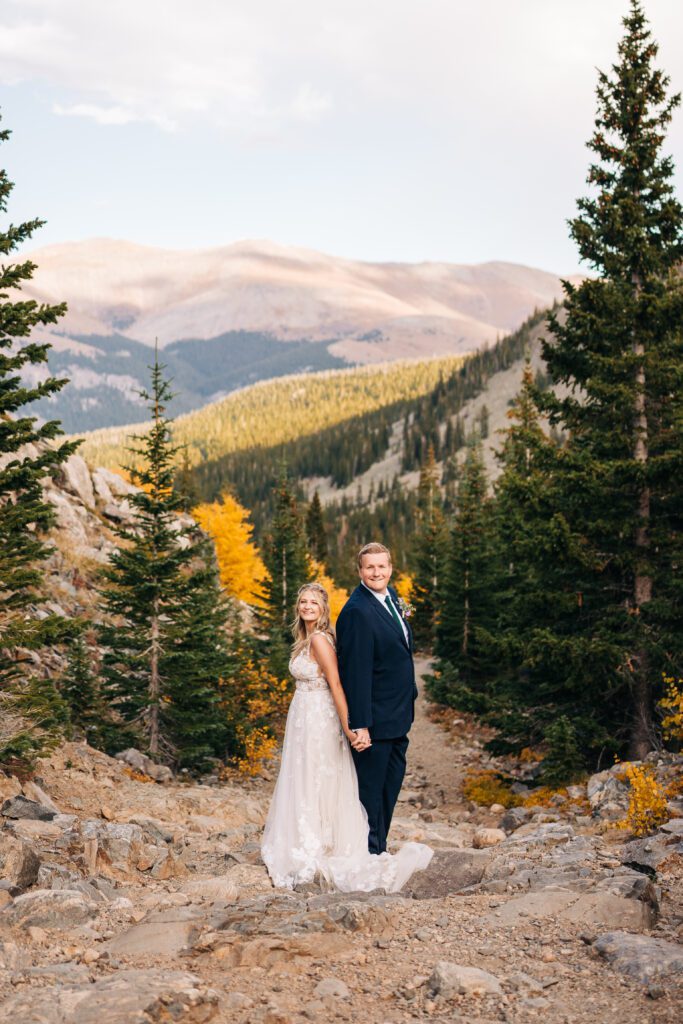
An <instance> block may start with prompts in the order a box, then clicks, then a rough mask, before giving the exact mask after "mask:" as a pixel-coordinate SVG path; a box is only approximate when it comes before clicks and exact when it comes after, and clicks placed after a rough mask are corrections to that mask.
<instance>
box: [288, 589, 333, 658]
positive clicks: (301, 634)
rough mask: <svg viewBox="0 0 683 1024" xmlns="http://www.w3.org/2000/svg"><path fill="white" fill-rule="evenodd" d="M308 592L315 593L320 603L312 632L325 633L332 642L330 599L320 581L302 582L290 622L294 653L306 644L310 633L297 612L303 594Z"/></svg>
mask: <svg viewBox="0 0 683 1024" xmlns="http://www.w3.org/2000/svg"><path fill="white" fill-rule="evenodd" d="M308 593H313V594H315V596H316V597H317V599H318V602H319V604H320V615H319V616H318V618H317V620H316V623H315V625H314V627H313V632H315V633H326V634H327V635H328V637H329V638H330V640H332V641H333V642H334V630H333V629H332V626H331V625H330V600H329V598H328V596H327V591H326V590H325V588H324V587H323V586H322V585H321V584H320V583H304V585H303V587H300V588H299V593H298V594H297V595H296V605H295V606H294V615H295V618H294V622H293V623H292V636H293V637H294V646H293V647H292V650H293V652H294V653H295V654H296V653H298V651H300V650H301V648H302V647H304V646H305V645H306V643H307V642H308V639H309V635H310V634H309V633H308V632H307V630H306V623H305V622H304V620H303V619H302V618H301V614H300V612H299V604H300V603H301V598H302V597H303V595H304V594H308Z"/></svg>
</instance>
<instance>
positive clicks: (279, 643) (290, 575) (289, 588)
mask: <svg viewBox="0 0 683 1024" xmlns="http://www.w3.org/2000/svg"><path fill="white" fill-rule="evenodd" d="M263 560H264V562H265V564H266V568H267V569H268V573H269V577H270V578H269V579H268V580H267V581H266V583H265V586H264V590H265V608H264V610H263V613H262V616H261V618H262V621H263V623H264V626H265V629H266V631H267V635H268V654H269V658H268V660H269V663H270V666H271V669H272V671H273V672H274V673H275V674H276V675H278V676H279V677H280V678H282V677H284V676H285V675H286V673H287V664H288V661H289V649H290V646H291V643H292V635H291V632H290V627H291V623H292V620H293V618H294V604H295V601H296V595H297V591H298V590H299V588H300V587H301V586H302V585H303V584H304V583H306V582H308V580H309V579H310V570H309V563H308V554H307V550H306V534H305V529H304V522H303V517H302V515H301V512H300V509H299V505H298V502H297V500H296V497H295V495H294V494H293V493H292V490H291V487H290V483H289V480H288V479H287V471H286V469H285V467H284V466H283V467H282V468H281V471H280V479H279V482H278V486H277V492H276V505H275V515H274V517H273V521H272V524H271V529H270V533H269V535H268V536H267V538H266V544H265V548H264V553H263Z"/></svg>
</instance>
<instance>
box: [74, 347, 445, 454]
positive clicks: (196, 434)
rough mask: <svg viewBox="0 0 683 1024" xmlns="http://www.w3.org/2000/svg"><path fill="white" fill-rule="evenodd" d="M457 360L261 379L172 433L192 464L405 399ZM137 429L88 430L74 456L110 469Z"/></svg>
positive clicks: (423, 389)
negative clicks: (185, 446)
mask: <svg viewBox="0 0 683 1024" xmlns="http://www.w3.org/2000/svg"><path fill="white" fill-rule="evenodd" d="M164 356H165V354H164ZM461 363H462V357H459V356H449V357H445V358H442V359H432V360H427V361H424V362H418V361H410V362H397V363H391V364H381V365H379V366H368V367H359V368H356V369H348V370H340V371H330V372H322V373H311V374H303V375H294V376H288V377H285V378H280V379H278V380H273V381H264V382H262V383H259V384H256V385H254V386H252V387H249V388H245V389H244V390H242V391H238V392H235V393H233V394H230V395H228V396H226V397H225V398H223V399H221V400H220V401H218V402H214V403H212V404H210V405H208V406H205V407H204V408H203V409H199V410H197V411H195V412H193V413H190V414H188V415H187V416H181V417H179V418H178V420H177V421H176V424H175V427H174V437H175V440H176V442H177V443H178V444H182V445H187V448H188V454H189V461H190V464H192V465H194V464H197V463H199V462H203V461H208V460H214V459H218V458H221V457H222V456H224V455H227V454H229V453H232V452H237V451H245V450H248V449H251V448H256V447H268V446H271V445H274V444H284V443H286V442H288V441H291V440H293V439H295V438H298V437H302V436H306V435H309V434H314V433H316V432H317V431H318V430H320V429H323V428H327V427H333V426H335V425H336V424H338V423H340V422H342V421H344V420H346V419H349V418H351V417H354V416H359V415H364V414H366V413H369V412H372V411H373V410H375V409H378V408H380V407H382V406H385V405H389V404H391V403H393V402H396V401H411V400H413V399H415V398H417V397H418V396H419V395H422V394H425V392H427V391H429V390H431V389H432V388H433V387H434V385H435V384H436V383H437V381H438V380H439V378H440V377H441V376H443V375H447V374H449V373H452V372H453V371H454V370H455V369H456V368H457V367H459V366H460V365H461ZM144 430H145V424H144V423H138V424H136V425H132V426H125V427H121V428H110V429H106V430H98V431H93V432H92V433H90V434H88V435H87V436H86V438H85V440H84V443H83V445H82V446H81V449H80V451H81V454H82V455H83V456H84V457H85V458H86V459H87V460H88V462H89V463H90V464H91V465H93V466H109V467H111V468H117V467H118V466H121V465H124V464H125V463H126V462H128V460H129V456H128V454H127V452H126V446H127V444H128V443H129V440H128V439H129V438H130V437H131V435H132V434H134V433H140V432H142V431H144Z"/></svg>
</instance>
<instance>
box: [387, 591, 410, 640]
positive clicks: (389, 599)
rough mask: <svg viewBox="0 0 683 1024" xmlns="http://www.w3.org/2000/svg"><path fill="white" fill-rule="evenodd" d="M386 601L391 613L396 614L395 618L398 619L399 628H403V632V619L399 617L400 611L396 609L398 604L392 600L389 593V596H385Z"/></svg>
mask: <svg viewBox="0 0 683 1024" xmlns="http://www.w3.org/2000/svg"><path fill="white" fill-rule="evenodd" d="M384 603H385V605H386V606H387V608H388V609H389V611H390V612H391V614H392V615H393V616H394V618H395V619H396V622H397V623H398V628H399V629H400V630H401V633H403V624H402V623H401V620H400V618H399V614H398V612H397V611H396V606H395V605H394V602H393V601H392V600H391V598H390V597H389V595H388V594H387V596H386V597H385V598H384ZM404 635H405V634H404Z"/></svg>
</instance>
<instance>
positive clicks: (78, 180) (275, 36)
mask: <svg viewBox="0 0 683 1024" xmlns="http://www.w3.org/2000/svg"><path fill="white" fill-rule="evenodd" d="M644 6H645V10H646V13H647V15H648V17H649V20H650V23H651V27H652V31H653V34H654V37H655V39H656V40H657V41H658V42H659V44H660V53H659V64H660V65H661V66H662V67H664V69H665V70H666V71H667V73H668V74H669V75H670V76H671V79H672V84H671V88H672V90H674V91H679V90H681V89H683V3H681V0H645V2H644ZM627 8H628V2H627V0H290V2H289V3H288V4H284V3H282V0H193V2H192V3H187V0H116V3H106V4H105V3H101V2H96V3H94V2H93V0H0V112H1V114H2V118H3V127H4V128H8V129H10V130H11V131H12V136H11V139H10V141H9V142H8V143H6V144H4V145H3V148H2V152H1V154H0V155H1V164H0V166H4V167H5V168H6V170H7V172H8V175H9V178H10V180H12V181H14V182H15V190H14V193H13V195H12V198H11V200H10V205H9V210H8V217H9V219H10V220H11V221H13V222H15V223H16V222H17V221H19V220H22V219H26V218H33V217H41V218H43V219H45V220H46V221H47V224H46V226H45V227H43V228H42V229H41V230H40V232H38V233H37V234H36V235H35V236H34V239H33V245H34V246H42V245H48V244H52V243H57V242H64V241H70V240H78V239H85V238H93V237H113V238H122V239H127V240H129V241H133V242H139V243H142V244H147V245H155V246H161V247H166V248H173V249H198V248H205V247H212V246H219V245H227V244H230V243H232V242H235V241H239V240H241V239H245V238H255V239H256V238H258V239H270V240H272V241H275V242H279V243H282V244H285V245H295V246H303V247H306V248H311V249H316V250H319V251H322V252H326V253H330V254H332V255H335V256H342V257H347V258H352V259H361V260H370V261H376V260H378V261H397V262H420V261H423V260H443V261H448V262H452V263H481V262H485V261H488V260H508V261H512V262H517V263H523V264H526V265H529V266H534V267H540V268H542V269H545V270H551V271H553V272H556V273H562V274H569V273H574V272H576V271H579V270H581V269H584V270H585V269H586V268H582V267H581V266H580V264H579V261H578V254H577V253H576V250H575V247H574V245H573V243H572V242H571V240H570V238H569V236H568V230H567V225H566V221H567V218H568V217H571V216H572V215H573V213H574V210H575V200H576V198H577V197H578V196H580V195H582V194H583V193H584V192H585V176H586V171H587V167H588V161H589V153H588V151H587V150H586V148H585V142H586V140H587V139H588V138H589V136H590V133H591V130H592V125H593V120H594V113H595V86H596V81H597V71H596V68H601V69H603V70H608V69H609V66H610V65H611V64H612V62H613V61H614V60H615V58H616V47H617V42H618V40H619V38H620V35H621V33H622V26H621V17H622V16H623V14H624V13H625V12H626V10H627ZM666 149H667V151H668V152H670V153H672V154H673V156H674V159H675V160H676V164H677V172H676V173H677V187H678V191H679V195H680V194H681V193H683V188H681V185H682V184H683V113H681V111H680V110H679V111H678V112H677V113H676V115H675V119H674V122H673V124H672V127H671V131H670V134H669V137H668V139H667V146H666Z"/></svg>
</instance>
